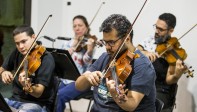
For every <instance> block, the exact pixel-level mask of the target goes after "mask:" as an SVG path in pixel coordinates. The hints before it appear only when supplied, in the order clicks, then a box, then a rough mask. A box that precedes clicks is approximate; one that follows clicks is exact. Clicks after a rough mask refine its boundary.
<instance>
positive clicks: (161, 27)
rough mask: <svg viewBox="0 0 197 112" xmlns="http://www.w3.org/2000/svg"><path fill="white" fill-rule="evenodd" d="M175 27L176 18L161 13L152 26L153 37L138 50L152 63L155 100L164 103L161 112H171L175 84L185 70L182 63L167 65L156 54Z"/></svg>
mask: <svg viewBox="0 0 197 112" xmlns="http://www.w3.org/2000/svg"><path fill="white" fill-rule="evenodd" d="M175 26H176V17H175V16H174V15H173V14H171V13H163V14H161V15H160V16H159V18H158V20H157V22H156V24H154V28H155V35H154V37H149V38H147V39H146V40H144V41H143V42H142V43H141V44H140V45H138V48H139V49H140V50H141V52H142V53H143V54H145V55H146V56H147V57H148V58H149V59H150V60H151V61H152V62H153V66H154V68H155V71H156V75H157V78H156V82H155V83H156V91H157V98H158V99H160V100H161V101H163V102H164V107H163V110H162V112H172V111H173V108H174V104H175V97H176V92H177V82H178V80H179V79H180V77H181V76H182V74H183V73H184V71H185V70H186V67H185V65H184V64H183V61H182V60H180V59H177V60H175V62H174V63H169V62H168V61H167V59H166V57H165V56H160V55H158V53H157V52H156V49H157V48H158V45H161V44H167V42H168V41H169V40H170V39H172V37H171V34H172V33H173V31H174V28H175Z"/></svg>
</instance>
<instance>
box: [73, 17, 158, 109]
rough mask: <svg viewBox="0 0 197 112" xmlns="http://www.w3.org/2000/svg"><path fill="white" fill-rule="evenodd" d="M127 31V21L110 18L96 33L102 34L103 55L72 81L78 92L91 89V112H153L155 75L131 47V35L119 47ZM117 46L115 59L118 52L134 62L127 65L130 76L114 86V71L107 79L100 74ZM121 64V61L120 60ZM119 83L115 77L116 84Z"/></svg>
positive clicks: (141, 56)
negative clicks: (92, 98) (130, 56)
mask: <svg viewBox="0 0 197 112" xmlns="http://www.w3.org/2000/svg"><path fill="white" fill-rule="evenodd" d="M130 27H131V23H130V22H129V20H128V19H127V18H126V17H125V16H123V15H120V14H112V15H110V16H109V17H108V18H107V19H105V20H104V22H103V23H102V25H101V27H100V31H101V32H103V41H102V42H103V44H104V45H105V47H106V51H107V52H105V53H103V54H102V55H101V56H100V57H99V58H98V59H97V60H96V61H95V62H94V63H93V64H92V65H90V67H88V69H87V71H86V72H85V73H84V74H83V75H81V76H80V77H79V78H78V79H77V81H76V88H77V89H78V90H79V91H84V90H86V89H88V88H90V87H91V86H94V90H93V95H94V104H93V106H92V108H91V112H120V111H121V112H122V111H135V112H155V97H156V90H155V79H156V74H155V70H154V68H153V65H152V63H151V62H150V60H149V59H148V58H147V57H146V56H145V55H143V54H142V53H141V52H140V50H138V49H136V47H135V46H134V45H133V42H132V39H133V31H132V32H131V33H130V34H129V35H128V38H126V40H125V43H122V42H123V41H124V37H126V36H127V33H128V30H130ZM121 44H124V45H123V47H122V49H121V51H120V54H118V56H117V58H118V59H119V57H122V52H123V53H125V51H127V52H128V53H131V54H132V55H134V57H136V58H134V59H133V60H132V61H131V63H129V65H128V67H130V68H131V72H129V73H128V74H127V76H128V77H127V78H126V80H123V83H121V84H118V83H117V80H116V79H115V78H112V77H113V76H115V75H114V74H118V73H117V72H116V71H115V72H114V71H113V70H112V71H111V72H110V71H109V72H108V73H109V76H108V77H105V76H106V75H105V74H103V72H102V71H103V70H104V71H105V70H106V66H109V62H110V60H111V58H112V57H113V56H114V54H115V53H116V51H117V49H118V48H119V46H120V45H121ZM121 61H124V59H123V60H121ZM110 65H111V64H110ZM112 65H113V64H112ZM115 65H116V63H115ZM115 65H114V66H112V68H114V69H117V68H118V65H116V66H115ZM116 78H117V77H116ZM120 79H121V78H120V77H118V80H120ZM118 82H119V81H118Z"/></svg>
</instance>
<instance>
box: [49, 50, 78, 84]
mask: <svg viewBox="0 0 197 112" xmlns="http://www.w3.org/2000/svg"><path fill="white" fill-rule="evenodd" d="M46 49H47V51H49V52H50V53H51V54H52V55H53V58H54V60H55V73H56V75H57V76H58V77H60V78H64V79H70V80H74V81H75V80H76V79H77V78H78V77H79V76H80V73H79V71H78V69H77V67H76V65H75V63H74V61H73V59H72V57H71V55H70V53H69V52H68V51H67V50H62V49H54V48H46Z"/></svg>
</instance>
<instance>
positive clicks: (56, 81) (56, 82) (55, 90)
mask: <svg viewBox="0 0 197 112" xmlns="http://www.w3.org/2000/svg"><path fill="white" fill-rule="evenodd" d="M54 85H55V86H54V88H53V89H54V92H55V93H56V94H55V97H54V100H53V107H52V110H53V112H56V105H57V92H58V88H59V85H60V79H59V78H58V77H57V76H55V77H54Z"/></svg>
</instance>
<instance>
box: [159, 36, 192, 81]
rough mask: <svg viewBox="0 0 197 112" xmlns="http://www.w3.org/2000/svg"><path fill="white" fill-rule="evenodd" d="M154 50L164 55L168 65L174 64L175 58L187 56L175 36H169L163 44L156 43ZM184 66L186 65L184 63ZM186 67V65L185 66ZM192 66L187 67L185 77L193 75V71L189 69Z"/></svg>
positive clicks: (182, 58) (181, 58) (183, 58)
mask: <svg viewBox="0 0 197 112" xmlns="http://www.w3.org/2000/svg"><path fill="white" fill-rule="evenodd" d="M156 52H157V53H158V54H159V55H160V56H162V57H164V58H165V59H166V61H167V62H168V63H169V64H170V65H175V63H176V61H177V59H180V60H182V61H183V60H185V59H186V58H187V53H186V51H185V49H183V48H182V47H181V45H180V43H179V41H178V39H177V38H176V37H171V38H170V39H169V40H167V42H165V43H163V44H158V45H157V47H156ZM185 66H186V65H185ZM186 67H187V66H186ZM191 68H192V67H191V66H190V67H187V69H186V72H187V73H188V75H187V77H189V76H190V77H193V71H194V70H192V71H191V70H190V69H191Z"/></svg>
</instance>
